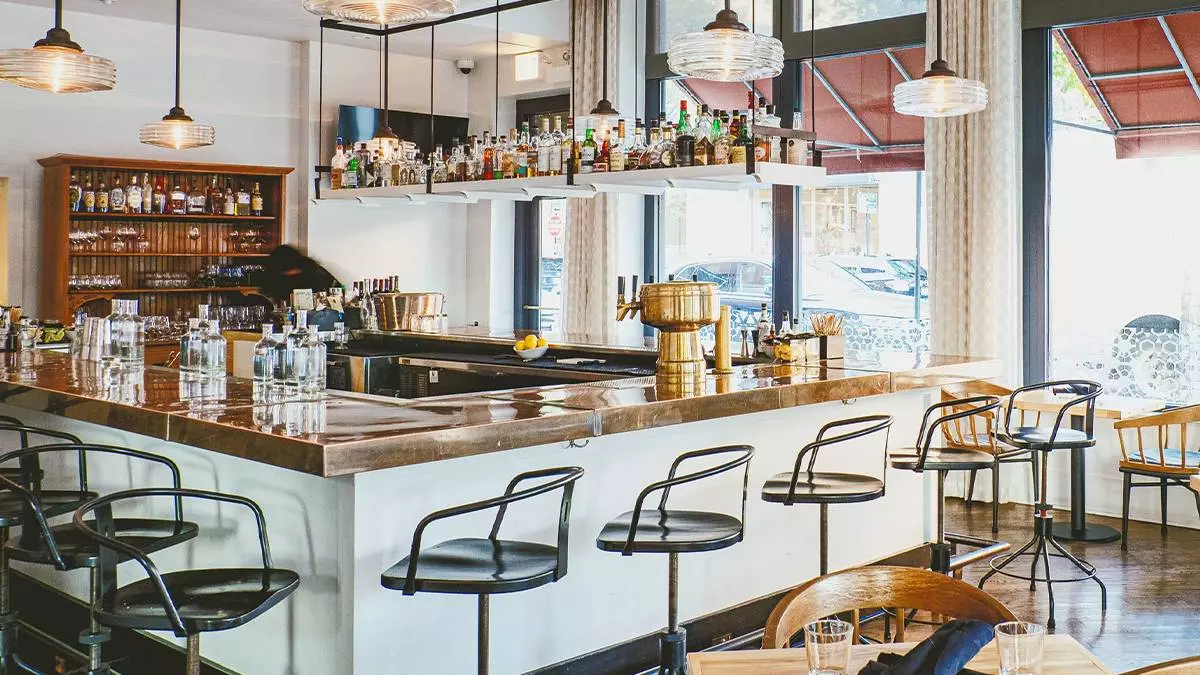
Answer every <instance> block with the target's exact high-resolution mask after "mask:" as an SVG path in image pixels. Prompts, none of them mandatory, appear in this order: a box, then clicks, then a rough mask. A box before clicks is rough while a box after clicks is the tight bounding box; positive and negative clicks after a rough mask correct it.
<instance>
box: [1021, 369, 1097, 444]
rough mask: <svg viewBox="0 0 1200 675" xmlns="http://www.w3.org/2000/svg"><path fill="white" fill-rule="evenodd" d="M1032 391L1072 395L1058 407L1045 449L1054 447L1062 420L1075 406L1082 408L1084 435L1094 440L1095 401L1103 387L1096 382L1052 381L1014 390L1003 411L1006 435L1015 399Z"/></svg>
mask: <svg viewBox="0 0 1200 675" xmlns="http://www.w3.org/2000/svg"><path fill="white" fill-rule="evenodd" d="M1033 391H1048V392H1050V393H1051V394H1053V393H1055V392H1063V391H1065V392H1069V393H1071V394H1072V395H1073V397H1072V398H1071V399H1070V400H1068V401H1065V402H1064V403H1063V404H1062V406H1060V407H1059V409H1058V413H1057V414H1055V416H1054V426H1053V427H1052V428H1051V431H1050V438H1049V442H1048V443H1047V444H1046V445H1047V447H1050V448H1053V447H1054V440H1055V439H1056V438H1057V437H1058V434H1059V432H1060V431H1061V430H1062V423H1063V418H1065V417H1066V416H1067V414H1068V412H1069V411H1070V410H1071V409H1072V408H1074V407H1076V406H1084V414H1083V432H1084V434H1086V435H1087V439H1088V440H1089V441H1090V440H1094V439H1095V426H1096V399H1097V398H1099V397H1100V394H1101V393H1103V392H1104V387H1102V386H1100V384H1099V383H1098V382H1092V381H1091V380H1053V381H1051V382H1039V383H1037V384H1027V385H1025V386H1024V387H1019V388H1017V389H1014V390H1013V393H1012V395H1011V396H1009V397H1008V406H1007V407H1006V408H1005V410H1004V432H1005V433H1006V434H1008V433H1011V430H1012V411H1013V406H1014V404H1015V403H1016V401H1017V398H1019V397H1020V396H1021V394H1026V393H1029V392H1033Z"/></svg>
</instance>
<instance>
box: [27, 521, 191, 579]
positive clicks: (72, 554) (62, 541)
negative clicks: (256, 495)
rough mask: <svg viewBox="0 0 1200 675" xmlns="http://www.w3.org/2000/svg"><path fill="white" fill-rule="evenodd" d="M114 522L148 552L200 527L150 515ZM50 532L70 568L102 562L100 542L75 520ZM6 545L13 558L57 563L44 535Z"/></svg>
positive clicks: (122, 538) (120, 532) (118, 531)
mask: <svg viewBox="0 0 1200 675" xmlns="http://www.w3.org/2000/svg"><path fill="white" fill-rule="evenodd" d="M87 524H88V527H89V528H92V529H94V528H95V521H88V523H87ZM113 526H114V528H115V534H116V538H117V539H118V540H120V541H123V542H125V543H126V544H129V545H130V546H133V547H134V548H136V549H138V550H139V551H141V552H143V553H146V554H150V553H154V552H155V551H161V550H163V549H165V548H170V547H171V546H175V545H176V544H182V543H183V542H185V541H187V540H189V539H194V538H195V537H196V533H197V532H198V531H199V527H197V525H196V524H195V523H190V522H187V521H179V522H177V521H174V520H154V519H149V518H116V519H114V520H113ZM24 529H26V530H28V529H29V528H24ZM50 536H51V537H53V538H54V545H55V546H56V547H58V552H59V555H61V556H62V559H63V562H65V563H66V564H67V569H75V568H79V567H93V566H95V565H96V564H97V563H98V562H99V558H100V556H99V548H98V545H97V544H96V543H95V542H94V541H92V540H91V539H89V538H88V537H86V536H84V534H83V532H81V531H80V530H79V529H78V528H76V527H75V524H74V523H63V524H61V525H55V526H53V527H51V528H50ZM6 548H7V549H8V556H9V557H10V558H12V559H13V560H20V561H22V562H29V563H37V564H41V565H53V564H54V559H53V558H52V557H51V555H50V549H49V548H48V547H47V546H46V544H45V542H44V541H43V540H42V538H41V537H29V538H28V539H26V537H24V536H20V537H17V538H15V539H13V540H12V541H9V542H8V544H7V546H6ZM128 559H129V558H128V557H127V556H125V555H120V554H118V556H117V560H119V561H121V562H124V561H126V560H128Z"/></svg>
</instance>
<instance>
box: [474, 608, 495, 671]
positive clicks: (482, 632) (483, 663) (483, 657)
mask: <svg viewBox="0 0 1200 675" xmlns="http://www.w3.org/2000/svg"><path fill="white" fill-rule="evenodd" d="M491 618H492V617H491V610H490V605H489V602H488V596H487V595H486V594H482V593H481V594H480V595H479V639H478V644H479V650H478V654H479V666H478V667H477V670H478V672H479V675H487V672H488V661H489V660H490V659H489V658H488V651H489V649H488V643H489V639H488V633H489V631H490V628H489V626H490V624H491Z"/></svg>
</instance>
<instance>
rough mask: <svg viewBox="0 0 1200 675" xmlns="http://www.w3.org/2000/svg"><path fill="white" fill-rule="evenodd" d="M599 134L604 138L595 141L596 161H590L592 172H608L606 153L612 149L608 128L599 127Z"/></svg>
mask: <svg viewBox="0 0 1200 675" xmlns="http://www.w3.org/2000/svg"><path fill="white" fill-rule="evenodd" d="M600 135H601V136H603V137H604V138H603V139H602V140H600V141H597V142H596V161H595V162H592V173H607V172H608V153H609V151H610V150H612V143H611V141H610V139H609V134H608V129H606V128H604V127H601V128H600Z"/></svg>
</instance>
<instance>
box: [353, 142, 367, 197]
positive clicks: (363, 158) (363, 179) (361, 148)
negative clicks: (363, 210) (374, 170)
mask: <svg viewBox="0 0 1200 675" xmlns="http://www.w3.org/2000/svg"><path fill="white" fill-rule="evenodd" d="M355 155H356V158H357V159H358V164H356V165H355V166H357V167H358V170H357V171H356V173H357V174H358V180H357V182H356V183H355V187H363V188H365V187H370V186H371V181H369V180H368V179H367V176H368V175H369V171H370V168H371V151H370V150H367V144H366V143H359V144H358V151H357V152H356V153H355Z"/></svg>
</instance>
